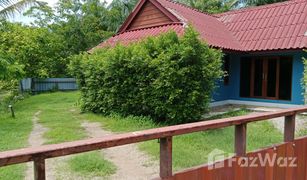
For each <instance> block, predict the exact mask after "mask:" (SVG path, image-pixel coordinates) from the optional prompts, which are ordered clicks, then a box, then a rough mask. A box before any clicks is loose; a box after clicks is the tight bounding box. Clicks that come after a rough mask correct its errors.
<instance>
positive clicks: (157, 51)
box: [70, 28, 222, 124]
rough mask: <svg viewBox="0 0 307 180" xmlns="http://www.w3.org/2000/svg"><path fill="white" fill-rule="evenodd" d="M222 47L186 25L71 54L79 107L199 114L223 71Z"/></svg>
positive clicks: (171, 116) (177, 117)
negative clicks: (124, 43) (182, 29)
mask: <svg viewBox="0 0 307 180" xmlns="http://www.w3.org/2000/svg"><path fill="white" fill-rule="evenodd" d="M221 58H222V53H221V51H219V50H216V49H212V48H210V47H209V46H208V45H207V44H205V43H203V42H202V41H201V40H199V38H198V34H197V33H196V32H195V31H194V30H193V29H191V28H188V29H186V32H185V34H184V35H183V36H182V37H178V36H177V34H176V33H175V32H169V33H166V34H163V35H161V36H159V37H155V38H148V39H146V40H144V41H142V42H139V43H134V44H131V45H129V46H122V45H117V46H115V47H114V48H105V49H100V50H98V51H96V52H94V53H93V54H92V55H87V54H84V55H81V56H77V57H74V58H72V61H71V64H70V69H71V71H72V72H73V74H74V75H76V76H77V79H78V80H79V85H80V87H81V94H82V108H83V110H89V111H93V112H96V113H103V114H110V113H120V114H122V115H137V116H139V115H144V116H150V117H152V118H153V119H155V120H157V121H163V122H166V123H171V124H175V123H184V122H190V121H193V120H196V119H198V118H200V117H201V115H202V114H203V113H204V111H205V110H206V109H207V108H208V104H209V102H210V100H211V93H212V91H213V90H214V85H215V82H216V80H217V79H218V78H220V77H221V76H222V71H221Z"/></svg>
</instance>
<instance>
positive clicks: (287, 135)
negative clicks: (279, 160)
mask: <svg viewBox="0 0 307 180" xmlns="http://www.w3.org/2000/svg"><path fill="white" fill-rule="evenodd" d="M295 116H296V114H294V115H290V116H286V117H285V127H284V142H292V141H294V134H295Z"/></svg>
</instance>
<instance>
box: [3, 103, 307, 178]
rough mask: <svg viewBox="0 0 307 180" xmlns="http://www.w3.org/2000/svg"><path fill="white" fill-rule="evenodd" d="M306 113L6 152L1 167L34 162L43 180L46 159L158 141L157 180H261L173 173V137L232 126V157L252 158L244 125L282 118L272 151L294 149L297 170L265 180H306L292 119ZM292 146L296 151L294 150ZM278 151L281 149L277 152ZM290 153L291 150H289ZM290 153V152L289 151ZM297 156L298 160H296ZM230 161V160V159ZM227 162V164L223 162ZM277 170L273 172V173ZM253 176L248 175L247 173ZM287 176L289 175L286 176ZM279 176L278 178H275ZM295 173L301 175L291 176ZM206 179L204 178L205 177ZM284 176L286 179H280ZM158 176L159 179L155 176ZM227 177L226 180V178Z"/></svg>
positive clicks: (240, 173)
mask: <svg viewBox="0 0 307 180" xmlns="http://www.w3.org/2000/svg"><path fill="white" fill-rule="evenodd" d="M302 112H307V107H302V108H295V109H286V110H282V111H278V112H269V113H263V114H251V115H246V116H239V117H232V118H226V119H218V120H212V121H201V122H196V123H189V124H182V125H176V126H168V127H162V128H156V129H149V130H144V131H136V132H130V133H124V134H118V135H111V136H105V137H101V138H92V139H87V140H79V141H74V142H66V143H61V144H53V145H44V146H40V147H33V148H24V149H18V150H12V151H6V152H1V153H0V167H1V166H7V165H12V164H19V163H25V162H29V161H34V174H35V179H36V180H44V179H45V159H48V158H55V157H60V156H65V155H70V154H76V153H83V152H88V151H94V150H100V149H104V148H110V147H115V146H120V145H125V144H132V143H137V142H143V141H148V140H153V139H160V178H158V179H176V180H179V179H203V178H204V177H206V178H208V179H212V180H213V179H214V180H215V179H231V180H232V179H233V180H234V179H261V178H259V177H262V176H261V174H262V173H263V168H259V170H257V169H256V170H251V169H247V170H244V169H243V168H240V167H237V166H235V167H233V169H230V168H229V167H225V168H223V169H219V170H212V171H210V170H209V169H208V168H207V167H208V165H205V166H202V167H198V168H192V169H188V170H185V171H182V172H178V173H174V174H173V172H172V137H173V136H177V135H183V134H188V133H193V132H199V131H205V130H210V129H217V128H224V127H228V126H235V132H234V133H235V142H234V147H235V154H236V155H235V157H244V156H251V155H252V154H250V153H249V154H246V130H247V124H248V123H251V122H256V121H262V120H268V119H272V118H277V117H282V116H285V129H284V131H285V132H284V142H285V143H284V144H282V145H276V146H273V147H272V148H271V149H275V150H276V149H277V151H280V152H279V154H280V153H281V154H285V151H286V150H285V149H287V148H288V149H289V147H288V146H290V145H291V146H292V147H293V148H296V150H295V151H293V152H292V155H296V156H297V157H299V159H298V161H299V162H300V165H301V166H300V167H298V168H297V169H298V170H297V169H288V168H286V169H285V172H284V173H283V172H282V171H283V170H284V169H278V167H275V166H274V167H272V168H273V169H271V170H270V169H269V170H268V171H266V168H271V167H265V169H264V170H265V171H264V172H265V173H268V174H267V177H268V178H267V179H276V180H281V179H287V180H288V179H293V180H303V179H304V180H305V179H306V178H307V176H306V170H307V169H306V168H307V163H306V161H307V137H303V138H301V139H296V140H295V138H294V132H295V116H296V114H298V113H302ZM294 146H295V147H294ZM280 147H281V148H280ZM269 150H270V149H262V150H260V151H261V152H266V151H268V152H269ZM290 150H291V149H290ZM290 150H289V151H290ZM299 154H300V156H299ZM230 159H231V158H230ZM228 160H229V159H228ZM225 161H227V160H225ZM275 169H276V170H275ZM250 171H252V172H254V173H251V174H252V175H253V176H250V175H251V174H249V173H247V172H250ZM286 172H288V173H287V174H286ZM304 172H305V173H304ZM279 173H281V175H278V174H279ZM295 173H301V174H299V175H296V176H294V175H293V174H295ZM206 175H207V176H206ZM282 175H285V176H282ZM286 175H287V176H286ZM157 176H158V175H157ZM225 177H226V178H225Z"/></svg>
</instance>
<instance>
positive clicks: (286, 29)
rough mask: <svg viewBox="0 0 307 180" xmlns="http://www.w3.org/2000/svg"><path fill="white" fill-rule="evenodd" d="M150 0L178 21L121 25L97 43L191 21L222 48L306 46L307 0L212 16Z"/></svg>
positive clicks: (149, 33) (137, 37) (131, 39)
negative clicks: (131, 27)
mask: <svg viewBox="0 0 307 180" xmlns="http://www.w3.org/2000/svg"><path fill="white" fill-rule="evenodd" d="M141 1H146V0H141ZM150 1H155V2H158V3H159V4H160V5H162V6H163V8H164V9H163V10H164V11H165V9H167V10H168V11H169V12H170V13H172V14H173V15H174V16H176V17H177V19H179V20H180V22H179V23H178V22H177V23H171V24H167V25H161V26H156V27H151V28H142V29H137V30H132V31H125V29H124V28H121V30H122V31H123V32H122V33H119V34H117V35H115V36H113V37H111V38H110V39H108V40H107V41H105V42H103V43H101V44H100V45H98V46H97V47H103V46H106V45H111V46H112V45H114V44H116V43H118V42H121V43H123V44H127V43H129V42H135V41H138V40H140V39H142V38H145V37H148V36H156V35H158V34H160V33H163V32H167V31H168V30H175V32H177V33H183V31H184V25H185V24H192V25H193V27H195V28H196V30H197V31H198V32H199V33H200V36H201V37H202V38H203V39H204V40H205V41H206V42H207V43H208V44H209V45H211V46H214V47H219V48H222V49H230V50H236V51H263V50H278V49H302V48H306V47H307V0H292V1H286V2H282V3H275V4H271V5H264V6H258V7H252V8H245V9H240V10H234V11H229V12H226V13H222V14H216V15H214V16H213V15H208V14H206V13H202V12H199V11H197V10H195V9H192V8H190V7H187V6H185V5H182V4H179V3H175V2H172V1H169V0H150ZM139 4H140V3H139ZM134 13H135V12H134ZM127 21H128V20H127ZM130 21H131V19H130ZM126 26H127V24H126Z"/></svg>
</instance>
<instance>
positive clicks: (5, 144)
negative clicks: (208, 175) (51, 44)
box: [0, 92, 282, 179]
mask: <svg viewBox="0 0 307 180" xmlns="http://www.w3.org/2000/svg"><path fill="white" fill-rule="evenodd" d="M78 99H79V93H78V92H66V93H64V92H59V93H50V94H41V95H36V96H32V97H29V98H27V99H25V100H23V101H21V102H18V103H17V104H16V105H15V110H16V116H17V118H16V119H11V118H10V117H9V114H8V113H6V114H0V135H2V136H1V137H2V139H1V141H0V151H4V150H8V149H16V148H20V147H25V146H27V138H28V136H29V133H30V131H31V129H32V122H31V119H32V117H33V115H34V113H35V112H37V111H38V110H40V111H41V114H40V115H39V119H40V120H39V122H40V123H41V124H42V125H43V126H45V127H47V128H48V131H47V133H46V134H45V135H44V138H45V139H46V140H47V143H48V144H50V143H60V142H66V141H73V140H77V139H84V138H87V135H86V132H85V130H84V129H83V128H82V127H81V122H82V121H84V120H88V121H92V122H100V123H101V124H102V127H104V128H106V129H107V130H111V131H113V132H129V131H137V130H142V129H150V128H155V127H161V126H163V125H161V124H156V123H154V122H153V121H152V120H151V119H149V118H147V117H132V116H129V117H125V118H123V117H120V116H118V115H112V116H102V115H97V114H93V113H83V114H80V113H79V110H78V108H79V107H78V104H77V102H78ZM246 113H248V112H247V111H246V110H244V109H243V110H239V111H232V112H229V113H226V114H224V115H218V116H214V117H211V118H210V119H215V118H223V117H230V116H238V115H244V114H246ZM233 141H234V128H233V127H228V128H223V129H217V130H211V131H204V132H198V133H192V134H188V135H182V136H176V137H174V141H173V142H174V143H173V151H174V158H173V161H174V163H173V165H174V169H175V170H179V169H182V168H186V167H191V166H195V165H199V164H203V163H205V162H207V155H208V153H209V152H211V151H212V150H213V149H215V148H217V149H220V150H223V151H225V152H229V153H232V152H233V143H234V142H233ZM16 142H18V143H16ZM279 142H282V134H281V133H279V132H278V131H277V130H276V129H274V128H273V126H272V125H271V124H269V122H266V121H264V122H257V123H251V124H249V125H248V150H254V149H258V148H260V147H264V146H268V145H271V144H274V143H279ZM140 149H141V150H143V151H145V152H147V153H149V154H150V155H152V157H153V158H154V159H158V154H159V144H158V143H157V140H154V141H148V142H144V143H140ZM85 162H86V163H85ZM68 166H69V167H70V169H71V170H73V171H75V172H77V173H80V174H85V175H93V176H104V175H109V174H112V173H114V172H115V169H116V168H115V167H114V165H113V164H112V163H110V162H108V161H106V160H104V159H103V156H101V153H98V152H91V153H86V154H81V155H78V156H75V157H73V158H72V159H71V160H69V162H68ZM24 168H25V167H24V165H21V166H10V167H9V168H0V177H1V179H22V176H23V171H24ZM12 172H14V173H12ZM13 174H14V175H13ZM8 175H10V178H9V176H8ZM12 176H14V177H12Z"/></svg>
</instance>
